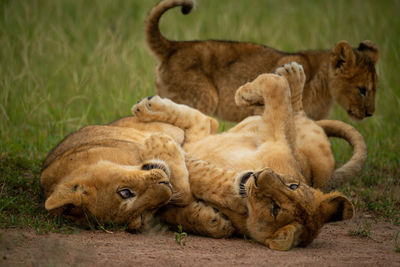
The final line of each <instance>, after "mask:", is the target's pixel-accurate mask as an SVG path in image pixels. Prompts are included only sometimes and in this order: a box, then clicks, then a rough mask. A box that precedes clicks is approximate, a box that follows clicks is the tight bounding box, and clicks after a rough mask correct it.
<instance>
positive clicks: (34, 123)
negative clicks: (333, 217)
mask: <svg viewBox="0 0 400 267" xmlns="http://www.w3.org/2000/svg"><path fill="white" fill-rule="evenodd" d="M157 2H158V1H156V0H134V1H123V0H82V1H78V0H57V1H53V0H20V1H12V0H2V1H0V227H10V226H30V227H34V228H36V229H39V231H41V230H43V229H45V228H46V227H47V226H48V222H49V221H48V218H47V217H46V213H45V211H44V209H43V204H42V202H43V200H42V199H41V197H40V189H39V184H38V177H39V174H40V166H41V162H42V161H43V159H44V157H45V156H46V154H47V153H48V152H49V151H50V149H51V148H52V147H54V146H55V145H56V144H57V143H58V142H59V141H60V140H61V139H62V138H63V137H64V136H65V135H67V134H69V133H70V132H72V131H75V130H77V129H79V128H80V127H82V126H84V125H87V124H94V123H97V124H99V123H100V124H101V123H107V122H110V121H112V120H115V119H117V118H119V117H121V116H125V115H129V114H130V107H131V106H132V104H133V103H136V101H137V100H138V99H141V98H143V97H145V96H148V95H152V94H155V93H156V88H155V85H154V79H155V77H154V69H155V66H156V60H155V58H154V57H153V56H152V54H151V53H150V51H149V49H148V48H147V46H146V43H145V39H144V20H145V17H146V15H147V13H148V11H149V10H150V9H151V8H152V7H153V6H154V5H155V4H156V3H157ZM399 14H400V1H396V0H386V1H375V0H324V1H320V0H286V1H280V0H252V1H244V0H218V1H216V0H198V1H197V7H196V9H195V10H194V11H193V12H192V13H191V14H189V15H188V16H183V15H182V14H181V13H180V10H179V9H174V10H170V11H169V12H167V13H166V14H165V15H164V16H163V18H162V21H161V30H162V32H163V34H164V35H165V36H167V37H168V38H170V39H176V40H193V39H200V40H203V39H225V40H236V41H248V42H255V43H260V44H265V45H268V46H271V47H274V48H277V49H279V50H283V51H288V52H293V51H298V50H307V49H331V48H332V47H333V45H334V44H335V43H336V42H337V41H339V40H347V41H349V42H350V43H351V44H352V45H353V46H358V44H359V42H361V41H363V40H366V39H369V40H372V41H374V42H375V43H377V44H378V46H379V48H380V59H379V63H378V65H377V70H378V77H379V85H378V86H379V88H378V92H377V99H376V113H375V115H374V116H373V117H371V118H368V119H366V120H363V121H362V122H358V123H355V122H353V121H351V120H350V119H349V118H348V117H347V115H346V114H345V112H344V111H343V110H341V109H340V108H339V107H338V106H335V108H334V111H333V113H332V114H331V118H334V119H339V120H343V121H345V122H347V123H350V124H352V125H354V126H355V127H356V128H357V129H358V130H359V131H360V132H361V133H362V134H363V136H364V138H365V140H366V142H367V145H368V150H369V157H368V162H367V165H366V167H365V169H364V170H363V172H362V173H361V175H360V177H355V179H354V181H352V182H351V183H350V184H349V185H346V186H344V187H343V188H342V190H343V191H345V192H346V193H347V194H348V195H349V196H351V198H352V199H353V201H354V203H355V205H356V207H357V208H358V209H359V210H363V211H368V212H373V213H374V214H375V215H378V216H383V217H385V218H387V219H390V220H391V221H392V222H393V223H395V224H399V222H400V219H399V210H400V189H399V188H400V186H399V183H400V182H399V180H400V152H399V151H400V137H399V136H400V135H399V133H398V132H399V128H400V127H399V125H400V115H399V114H400V103H399V102H400V85H399V84H400V78H399V77H400V76H399V75H398V71H399V67H398V66H399V63H400V17H399ZM231 125H232V124H230V123H225V122H222V126H221V128H222V129H227V128H229V127H230V126H231ZM332 142H333V146H334V152H335V157H336V159H337V161H338V164H341V163H343V162H345V161H346V160H347V159H348V158H349V157H350V155H351V149H350V147H349V146H348V145H347V144H345V143H344V142H342V141H338V140H332ZM23 218H25V219H23Z"/></svg>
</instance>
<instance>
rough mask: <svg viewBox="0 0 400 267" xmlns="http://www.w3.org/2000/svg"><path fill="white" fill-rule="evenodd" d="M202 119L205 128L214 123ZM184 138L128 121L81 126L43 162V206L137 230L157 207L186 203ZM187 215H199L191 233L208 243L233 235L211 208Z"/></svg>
mask: <svg viewBox="0 0 400 267" xmlns="http://www.w3.org/2000/svg"><path fill="white" fill-rule="evenodd" d="M205 120H207V122H208V124H209V127H212V126H213V125H214V126H215V124H216V122H214V119H208V118H205ZM203 124H204V122H203ZM215 127H217V126H215ZM194 130H196V129H194ZM204 130H207V129H204ZM189 131H190V130H189ZM208 131H211V132H214V131H216V128H215V129H211V130H210V129H208ZM184 140H185V132H184V130H182V129H179V128H177V127H175V126H172V125H169V124H165V123H158V122H152V123H142V122H139V121H138V120H137V118H135V117H126V118H122V119H120V120H118V121H115V122H113V123H111V124H109V125H92V126H87V127H84V128H82V129H80V130H79V131H77V132H75V133H72V134H70V135H69V136H67V137H66V138H65V139H64V140H63V141H62V142H61V143H60V144H58V145H57V146H56V147H55V148H54V149H53V150H52V151H51V152H50V153H49V155H48V156H47V158H46V159H45V161H44V163H43V168H42V173H41V177H40V181H41V186H42V188H43V191H44V195H45V198H46V201H45V208H46V209H47V210H49V211H50V212H51V213H53V214H56V215H57V214H62V215H63V216H65V217H67V218H69V219H72V220H73V221H75V222H76V223H78V224H82V225H84V224H87V223H89V222H90V221H92V222H95V223H115V224H125V225H127V229H128V230H131V231H133V230H141V229H142V228H143V226H145V225H144V224H145V222H146V221H147V219H148V218H151V217H152V215H153V214H154V212H156V211H157V209H158V208H159V207H161V206H163V205H166V204H167V203H169V204H171V205H175V206H186V205H188V204H190V203H192V202H193V196H192V194H191V190H190V188H189V180H188V171H187V167H186V164H185V156H184V152H183V150H182V148H181V146H180V145H181V144H182V143H183V142H184ZM187 210H188V212H191V213H196V214H199V213H200V214H201V217H200V218H199V219H197V226H196V228H195V229H196V230H197V231H199V232H203V233H205V234H207V235H209V236H214V237H219V236H220V235H226V234H231V233H232V232H233V228H232V225H231V222H230V221H229V220H227V219H225V218H224V217H222V215H218V214H217V215H216V214H215V212H214V210H213V209H212V207H208V206H205V205H203V206H201V209H200V211H199V207H198V206H196V205H192V206H190V207H189V208H187ZM192 217H194V216H192Z"/></svg>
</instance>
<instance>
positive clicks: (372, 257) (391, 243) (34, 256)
mask: <svg viewBox="0 0 400 267" xmlns="http://www.w3.org/2000/svg"><path fill="white" fill-rule="evenodd" d="M365 222H367V223H368V224H369V225H370V233H371V237H370V238H365V237H359V236H352V235H350V234H349V231H351V230H357V229H359V225H360V224H361V225H365ZM399 231H400V226H394V225H392V224H390V223H388V222H384V221H381V220H374V219H373V218H371V217H370V216H368V215H366V214H361V215H358V216H357V217H356V218H354V219H352V220H350V221H346V222H338V223H332V224H329V225H325V226H324V228H323V229H322V231H321V233H320V235H319V236H318V237H317V238H316V239H315V240H314V241H313V243H312V244H311V245H309V246H308V247H306V248H295V249H292V250H290V251H288V252H280V251H273V250H270V249H268V248H267V247H265V246H263V245H261V244H258V243H255V242H251V241H248V240H244V239H241V238H230V239H212V238H207V237H201V236H195V235H190V234H189V235H188V237H187V242H186V245H185V246H181V245H179V244H178V243H176V242H175V237H174V233H173V232H170V231H166V232H163V233H162V232H158V233H145V234H129V233H126V232H122V231H118V232H114V233H106V232H103V231H83V230H82V231H80V232H79V233H76V234H68V235H67V234H55V233H51V234H44V235H37V234H35V233H33V232H30V231H27V230H20V229H0V233H1V234H0V266H22V265H23V266H83V265H84V266H87V265H88V264H92V265H93V266H153V267H154V266H239V265H249V266H324V267H325V266H400V253H399V252H395V237H396V234H397V233H398V232H399ZM398 242H399V243H400V237H399V241H398ZM399 245H400V244H399Z"/></svg>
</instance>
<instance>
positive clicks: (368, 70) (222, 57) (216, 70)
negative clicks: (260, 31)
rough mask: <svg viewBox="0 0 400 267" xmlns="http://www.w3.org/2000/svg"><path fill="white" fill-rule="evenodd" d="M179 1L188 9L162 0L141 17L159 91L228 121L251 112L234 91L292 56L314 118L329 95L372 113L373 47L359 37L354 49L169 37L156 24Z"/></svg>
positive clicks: (356, 112)
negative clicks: (294, 48) (281, 47)
mask: <svg viewBox="0 0 400 267" xmlns="http://www.w3.org/2000/svg"><path fill="white" fill-rule="evenodd" d="M175 6H182V13H183V14H187V13H189V12H190V11H191V9H192V8H193V1H190V0H165V1H162V2H161V3H159V4H158V5H157V6H155V7H154V8H153V9H152V10H151V11H150V13H149V15H148V17H147V20H146V38H147V43H148V45H149V47H150V49H151V50H152V51H153V52H154V54H155V55H156V57H157V59H158V60H159V61H160V64H159V66H158V68H157V80H156V84H157V87H158V94H159V95H160V96H162V97H167V98H170V99H171V100H173V101H175V102H177V103H182V104H186V105H189V106H191V107H194V108H196V109H198V110H200V111H202V112H204V113H206V114H210V115H216V116H218V117H219V118H222V119H225V120H231V121H241V120H242V119H244V118H246V117H248V116H250V115H253V114H255V113H254V112H255V109H254V108H244V107H238V106H236V105H235V102H234V95H235V91H236V89H237V88H239V86H241V85H242V84H244V83H246V82H249V81H252V80H254V79H255V78H256V77H257V76H258V75H260V74H262V73H271V72H274V71H275V69H276V68H277V67H279V66H282V65H284V64H286V63H289V62H292V61H296V62H298V63H299V64H301V65H303V68H304V71H305V73H306V76H307V81H306V83H305V87H304V91H303V106H304V110H305V112H306V114H307V115H308V117H310V118H312V119H314V120H320V119H324V118H327V117H328V115H329V113H330V110H331V106H332V102H333V100H335V101H337V102H338V103H339V104H340V105H341V106H342V108H343V109H345V110H346V111H347V113H348V114H349V115H350V116H351V117H352V118H356V119H363V118H365V117H368V116H372V115H373V113H374V110H375V104H374V102H375V93H376V88H377V76H376V71H375V64H376V63H377V61H378V58H379V51H378V47H377V46H376V45H375V44H374V43H373V42H371V41H363V42H361V43H360V44H359V46H358V48H357V49H354V48H351V46H350V45H349V43H348V42H346V41H340V42H338V43H337V44H336V45H335V46H334V47H333V49H332V51H314V50H310V51H302V52H297V53H285V52H280V51H278V50H275V49H273V48H269V47H267V46H263V45H256V44H251V43H242V42H231V41H215V40H208V41H185V42H178V41H170V40H168V39H166V38H165V37H163V36H162V35H161V33H160V30H159V28H158V22H159V19H160V17H161V16H162V14H163V13H164V12H165V11H167V10H168V9H170V8H173V7H175Z"/></svg>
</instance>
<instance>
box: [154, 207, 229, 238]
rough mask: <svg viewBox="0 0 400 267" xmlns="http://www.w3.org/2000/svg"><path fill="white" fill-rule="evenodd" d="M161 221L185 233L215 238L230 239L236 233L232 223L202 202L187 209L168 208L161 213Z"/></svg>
mask: <svg viewBox="0 0 400 267" xmlns="http://www.w3.org/2000/svg"><path fill="white" fill-rule="evenodd" d="M159 217H160V219H161V221H163V222H165V223H167V224H169V225H173V226H178V225H182V229H183V230H184V231H188V232H192V233H196V234H200V235H204V236H210V237H215V238H222V237H229V236H231V235H232V234H233V232H234V231H235V229H234V227H233V225H232V222H231V221H230V220H229V219H228V218H227V217H226V216H225V215H224V214H223V213H221V212H220V211H218V210H217V209H215V208H213V207H211V206H208V205H206V204H205V203H204V202H202V201H194V202H192V203H191V204H190V205H188V206H185V207H175V206H170V205H169V206H166V207H165V208H163V209H162V210H161V211H160V212H159Z"/></svg>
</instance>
